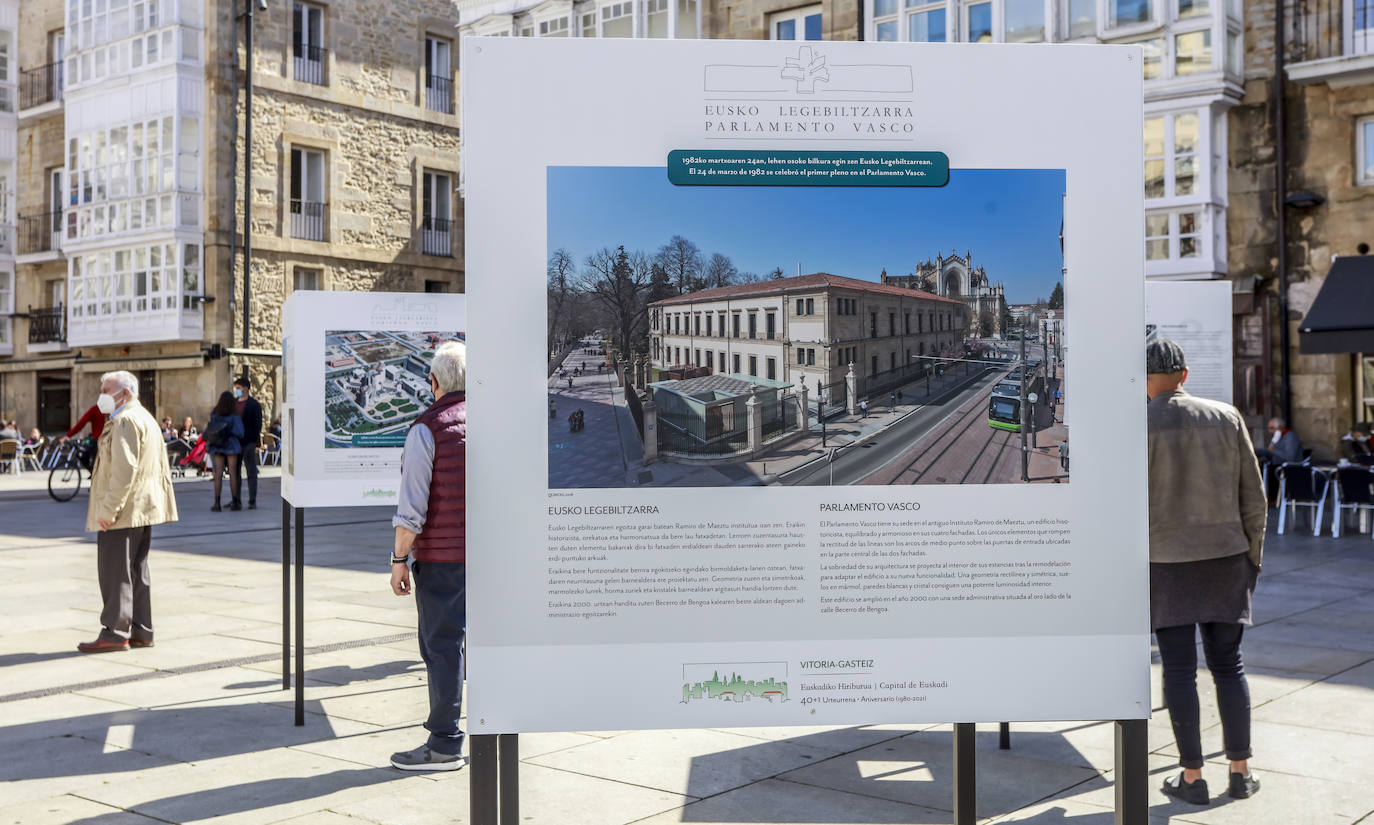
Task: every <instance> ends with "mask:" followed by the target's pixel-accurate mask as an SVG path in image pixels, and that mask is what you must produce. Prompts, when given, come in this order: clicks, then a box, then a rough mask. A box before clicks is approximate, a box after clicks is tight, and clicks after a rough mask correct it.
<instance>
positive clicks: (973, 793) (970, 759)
mask: <svg viewBox="0 0 1374 825" xmlns="http://www.w3.org/2000/svg"><path fill="white" fill-rule="evenodd" d="M975 730H976V729H975V727H974V724H973V723H972V722H955V723H954V825H974V823H976V822H977V821H978V813H977V804H978V803H977V797H978V793H977V790H978V767H977V762H976V760H975V759H974V752H973V749H974V732H975Z"/></svg>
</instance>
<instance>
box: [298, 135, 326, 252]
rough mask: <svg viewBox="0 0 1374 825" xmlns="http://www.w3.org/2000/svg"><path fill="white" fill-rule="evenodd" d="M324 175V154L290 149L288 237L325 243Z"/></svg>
mask: <svg viewBox="0 0 1374 825" xmlns="http://www.w3.org/2000/svg"><path fill="white" fill-rule="evenodd" d="M324 175H325V157H324V152H322V151H320V150H318V149H308V148H303V147H292V148H291V237H293V238H301V239H304V240H308V241H322V240H324V236H325V231H324V229H325V227H324V222H325V200H324Z"/></svg>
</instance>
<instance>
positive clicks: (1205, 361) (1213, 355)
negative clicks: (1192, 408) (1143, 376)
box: [1145, 281, 1233, 404]
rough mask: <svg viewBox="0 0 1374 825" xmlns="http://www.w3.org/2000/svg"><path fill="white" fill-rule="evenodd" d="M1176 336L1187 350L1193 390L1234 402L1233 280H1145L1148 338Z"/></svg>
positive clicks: (1213, 398) (1200, 393)
mask: <svg viewBox="0 0 1374 825" xmlns="http://www.w3.org/2000/svg"><path fill="white" fill-rule="evenodd" d="M1155 338H1172V339H1173V340H1175V341H1177V342H1178V343H1179V345H1180V346H1182V347H1183V352H1184V353H1185V354H1186V355H1187V356H1188V385H1187V386H1186V387H1185V389H1186V390H1188V392H1190V393H1192V394H1193V395H1196V396H1199V397H1202V398H1210V399H1212V400H1213V401H1224V402H1226V403H1227V404H1230V403H1233V402H1232V400H1231V397H1232V395H1231V394H1232V387H1233V383H1232V380H1231V282H1230V281H1150V282H1148V283H1146V284H1145V340H1146V341H1151V340H1154V339H1155Z"/></svg>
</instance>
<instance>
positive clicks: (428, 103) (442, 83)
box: [425, 75, 453, 115]
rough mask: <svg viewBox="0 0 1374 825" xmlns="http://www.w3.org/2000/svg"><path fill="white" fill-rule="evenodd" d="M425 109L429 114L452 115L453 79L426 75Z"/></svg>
mask: <svg viewBox="0 0 1374 825" xmlns="http://www.w3.org/2000/svg"><path fill="white" fill-rule="evenodd" d="M425 108H426V109H429V110H430V111H431V112H443V113H444V114H446V115H451V114H453V78H451V77H440V76H438V75H426V77H425Z"/></svg>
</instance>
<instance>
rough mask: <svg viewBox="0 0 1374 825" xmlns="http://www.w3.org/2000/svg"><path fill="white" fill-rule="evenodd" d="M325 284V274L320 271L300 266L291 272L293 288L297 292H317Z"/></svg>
mask: <svg viewBox="0 0 1374 825" xmlns="http://www.w3.org/2000/svg"><path fill="white" fill-rule="evenodd" d="M323 283H324V273H322V272H321V271H320V270H318V269H307V268H306V267H303V266H298V267H296V268H294V269H293V270H292V271H291V288H292V289H295V290H317V289H321V288H322V287H321V284H323Z"/></svg>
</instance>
